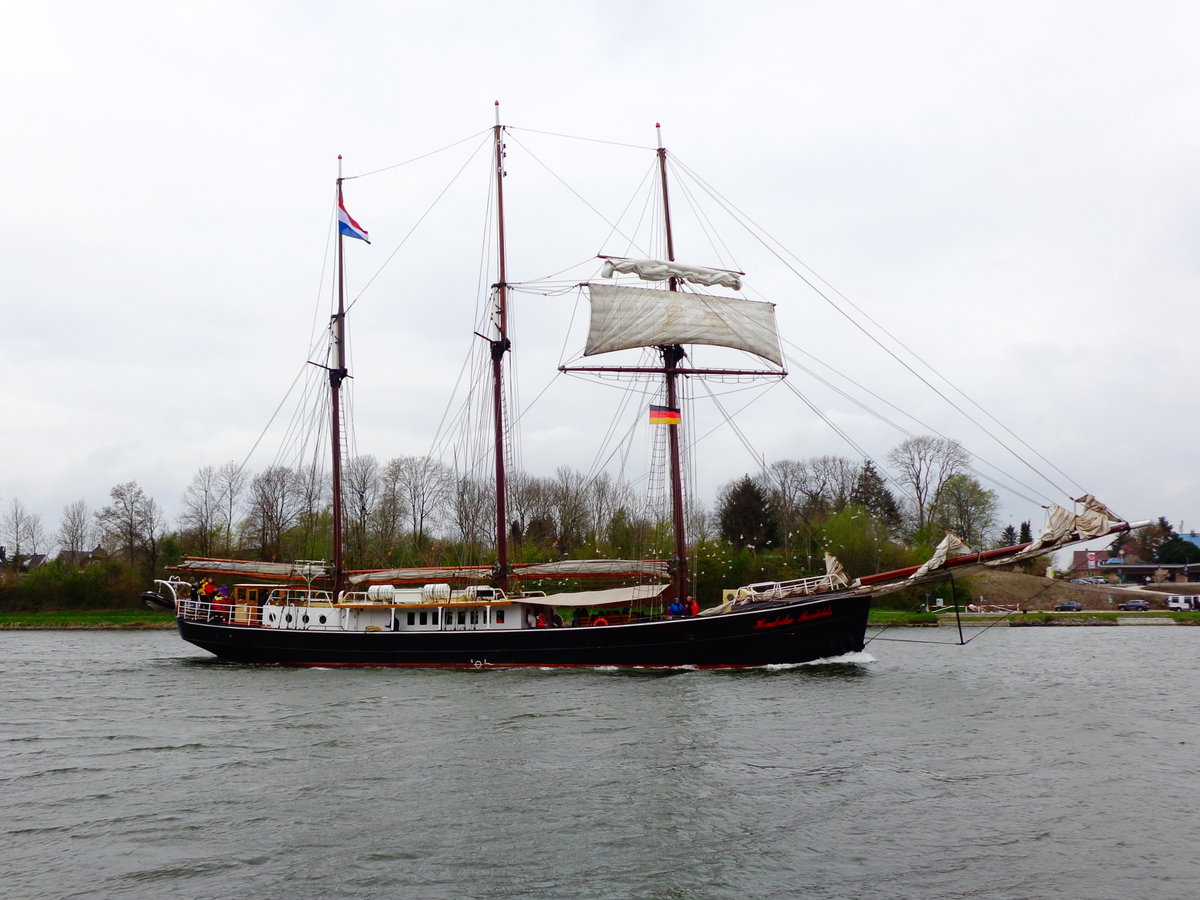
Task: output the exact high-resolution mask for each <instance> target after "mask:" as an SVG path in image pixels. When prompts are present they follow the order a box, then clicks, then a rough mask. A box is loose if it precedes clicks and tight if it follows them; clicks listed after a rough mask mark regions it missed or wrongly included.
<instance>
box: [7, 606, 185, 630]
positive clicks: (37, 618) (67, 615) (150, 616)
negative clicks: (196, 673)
mask: <svg viewBox="0 0 1200 900" xmlns="http://www.w3.org/2000/svg"><path fill="white" fill-rule="evenodd" d="M174 627H175V616H173V615H172V614H171V613H167V612H162V613H159V612H154V610H152V609H108V610H105V609H75V610H67V611H62V612H10V613H0V630H3V629H18V628H21V629H32V628H45V629H66V628H95V629H106V628H125V629H131V630H135V629H146V628H174Z"/></svg>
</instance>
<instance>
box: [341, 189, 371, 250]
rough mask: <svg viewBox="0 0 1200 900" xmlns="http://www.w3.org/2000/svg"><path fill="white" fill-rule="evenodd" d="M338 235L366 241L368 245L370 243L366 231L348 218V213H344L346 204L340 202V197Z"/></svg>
mask: <svg viewBox="0 0 1200 900" xmlns="http://www.w3.org/2000/svg"><path fill="white" fill-rule="evenodd" d="M338 234H344V235H345V236H346V237H352V238H358V239H359V240H360V241H366V242H367V243H368V244H369V243H371V239H370V238H369V237H367V229H365V228H363V227H362V226H361V225H359V224H358V223H357V222H355V221H354V219H352V218H351V217H350V213H348V212H346V204H345V203H343V202H342V198H341V197H338Z"/></svg>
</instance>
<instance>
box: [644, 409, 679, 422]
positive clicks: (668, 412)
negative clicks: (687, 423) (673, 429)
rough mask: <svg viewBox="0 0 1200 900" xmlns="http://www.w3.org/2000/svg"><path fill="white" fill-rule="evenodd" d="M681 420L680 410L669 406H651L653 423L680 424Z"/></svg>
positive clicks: (651, 420)
mask: <svg viewBox="0 0 1200 900" xmlns="http://www.w3.org/2000/svg"><path fill="white" fill-rule="evenodd" d="M680 421H681V419H680V415H679V410H677V409H672V408H671V407H669V406H654V405H653V404H651V406H650V424H651V425H678V424H679V422H680Z"/></svg>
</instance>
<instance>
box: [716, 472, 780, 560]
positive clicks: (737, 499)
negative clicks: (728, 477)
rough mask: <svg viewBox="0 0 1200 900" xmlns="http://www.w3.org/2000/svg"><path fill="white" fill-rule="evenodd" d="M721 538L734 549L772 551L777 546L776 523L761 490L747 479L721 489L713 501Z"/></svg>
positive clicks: (747, 476)
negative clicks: (715, 502) (763, 549)
mask: <svg viewBox="0 0 1200 900" xmlns="http://www.w3.org/2000/svg"><path fill="white" fill-rule="evenodd" d="M717 521H718V523H719V527H720V532H721V537H723V538H724V539H725V540H726V541H728V542H729V543H730V544H732V545H734V546H735V547H754V548H755V549H762V548H764V547H774V546H778V544H779V523H778V522H777V521H776V519H775V513H774V511H773V510H772V509H771V505H770V504H769V503H768V502H767V497H766V495H765V494H764V493H763V491H762V489H761V488H759V486H758V485H757V484H755V483H754V481H753V479H751V478H750V476H749V475H744V476H742V477H741V478H740V479H738V480H737V481H733V482H730V483H729V484H727V485H725V487H724V488H722V489H721V493H720V496H719V497H718V500H717Z"/></svg>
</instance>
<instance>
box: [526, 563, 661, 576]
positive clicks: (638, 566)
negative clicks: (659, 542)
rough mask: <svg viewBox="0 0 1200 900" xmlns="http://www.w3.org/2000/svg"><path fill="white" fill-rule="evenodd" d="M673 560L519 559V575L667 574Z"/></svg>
mask: <svg viewBox="0 0 1200 900" xmlns="http://www.w3.org/2000/svg"><path fill="white" fill-rule="evenodd" d="M669 570H670V564H669V563H668V562H667V561H666V560H665V559H560V560H558V561H557V562H547V563H518V564H517V565H515V566H513V571H514V574H515V575H516V576H517V577H518V578H571V577H575V578H582V577H588V576H591V577H603V576H611V577H618V578H666V577H668V576H669V574H670V571H669Z"/></svg>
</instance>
